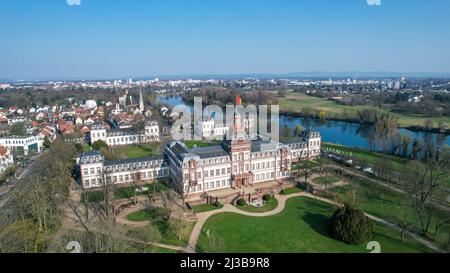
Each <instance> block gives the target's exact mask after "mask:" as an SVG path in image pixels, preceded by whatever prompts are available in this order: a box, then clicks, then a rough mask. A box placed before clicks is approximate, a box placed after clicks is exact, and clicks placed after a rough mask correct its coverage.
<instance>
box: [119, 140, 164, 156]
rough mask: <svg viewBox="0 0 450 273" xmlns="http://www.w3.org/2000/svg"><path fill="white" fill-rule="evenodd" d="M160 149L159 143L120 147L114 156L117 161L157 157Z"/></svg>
mask: <svg viewBox="0 0 450 273" xmlns="http://www.w3.org/2000/svg"><path fill="white" fill-rule="evenodd" d="M158 147H159V144H158V143H151V144H141V145H126V146H118V147H115V148H114V152H115V153H114V154H115V156H116V157H117V159H127V158H141V157H148V156H154V155H157V154H158Z"/></svg>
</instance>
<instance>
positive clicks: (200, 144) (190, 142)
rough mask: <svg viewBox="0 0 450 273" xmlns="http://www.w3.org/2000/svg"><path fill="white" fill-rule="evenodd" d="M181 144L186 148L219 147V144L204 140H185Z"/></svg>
mask: <svg viewBox="0 0 450 273" xmlns="http://www.w3.org/2000/svg"><path fill="white" fill-rule="evenodd" d="M183 143H184V144H185V145H186V146H187V147H188V148H194V146H197V147H209V146H213V145H219V143H220V142H208V141H204V140H185V141H183Z"/></svg>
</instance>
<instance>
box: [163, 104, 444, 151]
mask: <svg viewBox="0 0 450 273" xmlns="http://www.w3.org/2000/svg"><path fill="white" fill-rule="evenodd" d="M157 100H158V101H159V102H161V103H165V104H168V105H169V106H171V107H173V106H175V105H179V104H184V102H183V99H182V98H181V97H180V96H176V97H158V99H157ZM298 124H300V125H301V126H302V127H303V128H305V129H313V130H317V131H319V132H320V133H321V134H322V136H323V141H325V142H331V143H336V144H341V145H345V146H351V147H359V148H364V149H370V150H374V149H375V147H376V144H375V142H374V140H373V138H372V137H373V135H374V134H373V132H374V129H373V126H370V125H362V124H357V123H349V122H343V121H321V120H319V119H311V118H298V117H288V116H281V117H280V128H281V129H280V131H281V130H282V129H283V128H284V126H285V125H287V126H288V127H289V128H291V130H294V129H295V127H296V126H297V125H298ZM398 133H399V134H400V135H402V134H404V135H407V136H409V137H410V138H411V141H412V140H414V139H418V140H420V141H421V142H424V141H428V142H435V143H436V142H437V143H447V145H450V137H448V136H445V135H441V134H433V133H425V132H413V131H409V130H406V129H399V130H398Z"/></svg>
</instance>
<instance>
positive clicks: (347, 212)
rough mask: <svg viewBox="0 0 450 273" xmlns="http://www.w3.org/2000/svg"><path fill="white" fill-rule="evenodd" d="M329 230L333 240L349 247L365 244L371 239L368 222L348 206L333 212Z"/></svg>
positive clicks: (370, 229)
mask: <svg viewBox="0 0 450 273" xmlns="http://www.w3.org/2000/svg"><path fill="white" fill-rule="evenodd" d="M329 228H330V232H331V235H332V236H333V237H334V238H335V239H337V240H339V241H342V242H344V243H347V244H351V245H360V244H363V243H367V242H368V241H369V240H370V239H371V238H372V223H371V222H370V220H369V219H368V218H367V217H366V216H365V215H364V212H362V211H361V210H359V209H356V208H354V207H352V206H351V205H349V204H345V206H344V207H342V208H338V209H337V210H336V211H335V212H334V214H333V216H332V217H331V221H330V226H329Z"/></svg>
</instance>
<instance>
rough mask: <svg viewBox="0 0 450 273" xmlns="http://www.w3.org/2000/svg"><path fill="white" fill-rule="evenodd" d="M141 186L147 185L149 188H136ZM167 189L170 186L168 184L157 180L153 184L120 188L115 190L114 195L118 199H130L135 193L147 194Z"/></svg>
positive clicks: (137, 194) (138, 194)
mask: <svg viewBox="0 0 450 273" xmlns="http://www.w3.org/2000/svg"><path fill="white" fill-rule="evenodd" d="M140 187H147V188H148V190H146V191H143V192H136V189H137V188H140ZM167 189H168V187H167V185H166V184H164V183H162V182H159V181H156V182H154V183H151V184H145V185H139V186H128V187H123V188H118V189H116V190H115V191H114V197H115V198H116V199H130V198H132V197H133V196H134V194H135V195H136V196H140V195H147V194H149V193H152V192H153V191H155V192H163V191H166V190H167Z"/></svg>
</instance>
